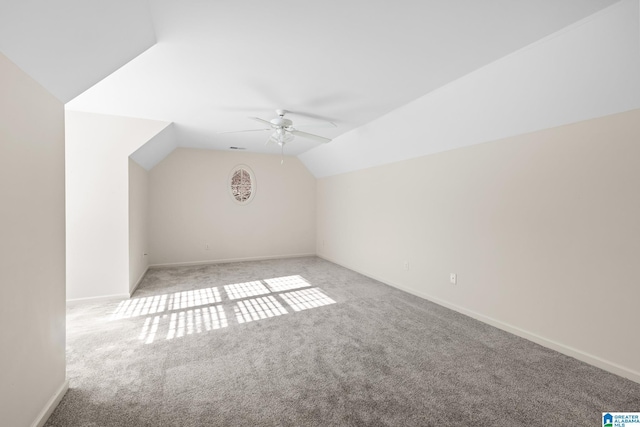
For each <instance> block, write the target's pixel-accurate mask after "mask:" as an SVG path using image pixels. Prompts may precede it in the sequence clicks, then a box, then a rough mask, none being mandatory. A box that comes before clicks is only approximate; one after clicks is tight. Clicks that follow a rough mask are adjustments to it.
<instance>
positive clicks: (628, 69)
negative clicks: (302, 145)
mask: <svg viewBox="0 0 640 427" xmlns="http://www.w3.org/2000/svg"><path fill="white" fill-rule="evenodd" d="M639 4H640V2H639V1H638V0H623V1H621V2H619V3H616V4H614V5H613V6H611V7H610V8H607V9H605V10H603V11H602V12H599V13H596V14H595V15H593V16H590V17H588V18H586V19H584V20H583V21H581V22H579V23H577V24H575V25H571V26H569V27H568V28H565V29H563V30H561V31H559V32H558V33H556V34H553V35H551V36H549V37H547V38H545V39H543V40H541V41H538V42H536V43H534V44H532V45H531V46H528V47H526V48H524V49H521V50H519V51H517V52H515V53H513V54H511V55H508V56H506V57H504V58H501V59H499V60H497V61H495V62H493V63H491V64H489V65H487V66H485V67H483V68H481V69H479V70H476V71H474V72H472V73H470V74H468V75H466V76H464V77H462V78H460V79H458V80H456V81H454V82H452V83H450V84H448V85H445V86H443V87H441V88H439V89H437V90H435V91H433V92H431V93H429V94H427V95H425V96H422V97H421V98H418V99H417V100H415V101H414V102H411V103H409V104H407V105H405V106H403V107H400V108H398V109H397V110H395V111H392V112H391V113H389V114H387V115H385V116H383V117H381V118H379V119H377V120H375V121H373V122H371V123H369V124H367V125H365V126H362V127H360V128H358V129H355V130H353V131H351V132H348V133H346V134H344V135H342V136H340V137H338V138H336V139H334V140H333V142H331V143H330V144H323V145H321V146H319V147H317V148H315V149H313V150H311V151H308V152H307V153H305V154H302V155H301V156H300V159H301V160H302V161H303V162H304V164H305V165H306V166H307V167H308V168H309V170H310V171H311V172H312V173H313V174H314V176H316V177H318V178H319V177H325V176H330V175H334V174H338V173H344V172H349V171H354V170H359V169H363V168H367V167H372V166H379V165H382V164H386V163H391V162H395V161H400V160H406V159H410V158H414V157H418V156H424V155H427V154H433V153H437V152H441V151H445V150H451V149H454V148H459V147H465V146H469V145H473V144H478V143H482V142H487V141H492V140H496V139H500V138H506V137H509V136H515V135H520V134H523V133H526V132H532V131H536V130H542V129H547V128H550V127H555V126H560V125H563V124H569V123H574V122H577V121H581V120H587V119H592V118H596V117H601V116H604V115H609V114H614V113H620V112H623V111H629V110H632V109H635V108H640V79H639V78H638V76H639V75H640V20H639V17H640V10H639V9H640V8H639V6H638V5H639Z"/></svg>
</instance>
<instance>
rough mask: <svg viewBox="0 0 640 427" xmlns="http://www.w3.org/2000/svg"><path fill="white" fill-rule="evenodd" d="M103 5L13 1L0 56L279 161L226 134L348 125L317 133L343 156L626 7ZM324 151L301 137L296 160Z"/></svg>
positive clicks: (258, 136)
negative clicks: (347, 148)
mask: <svg viewBox="0 0 640 427" xmlns="http://www.w3.org/2000/svg"><path fill="white" fill-rule="evenodd" d="M634 1H635V0H634ZM103 3H104V4H102V3H100V5H99V4H98V3H97V2H86V1H82V0H77V1H69V0H66V1H62V2H47V1H46V0H40V1H35V0H31V1H27V2H17V1H15V2H9V3H7V2H3V3H2V9H0V16H2V18H0V28H1V30H0V49H2V51H3V52H4V53H5V54H6V55H7V56H8V57H9V58H10V59H12V60H13V61H14V62H16V63H17V64H18V65H19V66H21V67H22V68H23V69H24V70H25V71H27V72H28V73H29V74H31V75H32V77H34V78H35V79H36V80H38V81H40V82H41V83H42V84H43V85H44V86H45V87H47V88H48V89H49V90H50V91H51V92H53V93H54V94H56V95H57V96H59V97H60V98H61V99H63V100H67V99H68V98H70V97H71V96H74V95H76V94H78V93H79V92H80V91H81V90H82V89H88V90H86V91H85V92H83V93H81V94H79V95H78V96H77V97H75V98H74V99H72V100H70V101H69V102H68V103H67V109H69V110H77V111H86V112H93V113H103V114H112V115H121V116H129V117H139V118H146V119H154V120H162V121H167V122H173V123H174V126H173V127H172V129H171V132H170V134H171V137H172V138H175V141H174V142H173V145H174V146H187V147H199V148H209V149H218V150H226V149H229V147H230V146H239V147H244V148H246V149H247V150H250V151H255V152H276V151H278V147H274V146H271V145H269V146H265V141H266V139H267V137H268V133H265V132H249V133H238V134H219V132H222V131H229V130H240V129H259V128H261V125H260V124H259V123H256V122H252V121H251V120H249V119H247V116H258V117H262V118H265V119H270V118H273V117H274V116H275V112H274V110H275V109H276V108H283V109H287V110H290V111H292V113H297V114H291V115H290V118H291V119H293V120H294V124H296V125H297V124H301V123H305V124H317V123H318V122H319V121H322V120H329V121H332V122H334V123H335V124H336V125H337V127H335V128H317V129H313V128H307V129H305V130H306V131H309V132H313V133H317V134H320V135H323V136H326V137H329V138H337V139H336V140H335V141H333V142H331V143H330V144H337V143H339V142H340V138H339V137H340V136H341V135H345V134H347V133H349V132H352V131H354V130H356V129H358V128H360V127H361V126H363V125H365V124H367V123H370V122H372V121H373V120H375V119H378V118H379V117H381V116H383V115H385V114H387V113H389V112H391V111H393V110H395V109H397V108H399V107H401V106H403V105H406V104H407V103H410V102H411V101H414V100H416V99H418V98H420V97H422V96H424V95H425V94H428V93H431V92H433V91H435V90H437V89H438V88H441V87H443V86H445V85H447V84H449V83H451V82H453V81H455V80H457V79H459V78H461V77H463V76H465V75H468V74H470V73H472V72H474V71H475V70H478V69H480V68H482V67H484V66H486V65H488V64H490V63H492V62H494V61H496V60H498V59H500V58H502V57H504V56H506V55H508V54H510V53H512V52H515V51H517V50H519V49H521V48H523V47H524V46H527V45H529V44H531V43H534V42H535V41H537V40H539V39H541V38H543V37H545V36H548V35H550V34H552V33H554V32H556V31H558V30H560V29H562V28H564V27H566V26H568V25H570V24H572V23H575V22H577V21H579V20H581V19H583V18H585V17H587V16H589V15H591V14H593V13H595V12H597V11H599V10H602V9H603V8H606V7H608V6H611V5H612V4H614V3H616V1H615V0H544V1H525V0H522V1H513V0H487V1H483V2H478V1H474V0H447V1H442V0H439V1H435V0H431V1H428V0H405V1H402V2H389V1H383V0H378V1H371V0H346V1H345V0H343V1H337V0H328V1H323V2H300V1H294V0H273V1H270V2H264V1H258V0H249V1H242V2H232V1H210V2H209V1H201V0H187V1H175V0H150V1H149V2H148V4H147V3H146V2H142V1H130V0H129V1H112V2H103ZM153 40H157V43H156V44H155V45H153V46H152V47H151V48H149V49H147V50H145V49H146V47H148V46H149V45H150V42H151V43H152V41H153ZM143 51H144V52H143ZM140 52H143V53H141V54H140V55H139V56H137V57H136V58H135V59H133V60H131V61H129V62H127V60H128V59H131V57H132V56H134V55H135V54H136V53H140ZM125 62H126V64H125V65H123V66H122V67H120V68H119V69H117V70H116V71H115V72H112V71H114V68H115V67H117V66H119V65H122V64H124V63H125ZM111 72H112V73H111ZM109 73H111V74H109ZM106 74H109V75H108V76H107V77H106V78H104V79H102V80H101V81H99V82H98V83H97V84H95V85H93V86H91V85H92V84H93V83H95V82H96V81H97V80H98V79H99V78H100V77H101V76H102V75H106ZM428 119H429V118H428V117H425V118H424V121H425V122H426V121H428ZM167 138H169V137H168V136H164V137H163V138H162V139H163V141H164V142H163V144H162V145H163V146H169V145H170V144H169V142H167V141H166V140H167ZM406 143H409V142H406ZM393 144H395V145H402V144H405V142H404V141H402V140H394V141H393ZM318 146H319V144H318V143H317V142H314V141H310V140H306V139H303V138H299V137H298V138H296V140H295V141H294V142H292V143H290V144H288V145H287V146H286V153H287V154H290V155H300V154H302V153H305V152H307V151H309V150H313V151H315V149H317V150H323V149H325V147H321V148H317V147H318ZM389 149H392V148H389ZM165 151H166V150H165ZM148 152H149V153H156V154H155V155H156V156H157V153H159V152H162V150H148ZM139 154H140V153H139ZM143 154H144V153H142V154H140V156H143ZM357 154H358V153H357V150H356V153H354V155H357ZM148 155H149V156H152V154H148ZM145 156H146V155H145ZM143 157H144V156H143ZM147 160H148V162H147V163H148V164H153V163H154V162H157V160H158V159H147ZM141 161H143V162H144V159H143V160H141ZM323 161H332V159H330V158H329V159H328V160H323Z"/></svg>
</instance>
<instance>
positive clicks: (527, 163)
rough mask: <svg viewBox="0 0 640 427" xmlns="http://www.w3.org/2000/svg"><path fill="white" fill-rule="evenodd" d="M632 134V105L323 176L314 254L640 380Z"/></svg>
mask: <svg viewBox="0 0 640 427" xmlns="http://www.w3.org/2000/svg"><path fill="white" fill-rule="evenodd" d="M639 141H640V110H634V111H631V112H626V113H620V114H617V115H612V116H608V117H603V118H599V119H593V120H590V121H585V122H580V123H576V124H572V125H567V126H562V127H558V128H553V129H549V130H544V131H538V132H535V133H530V134H526V135H521V136H516V137H511V138H507V139H503V140H498V141H494V142H489V143H485V144H480V145H475V146H472V147H467V148H461V149H457V150H452V151H447V152H443V153H439V154H433V155H429V156H424V157H420V158H416V159H412V160H406V161H401V162H396V163H392V164H388V165H384V166H377V167H373V168H369V169H364V170H361V171H357V172H350V173H346V174H342V175H336V176H333V177H328V178H323V179H320V180H319V181H318V254H319V255H320V256H322V257H325V258H327V259H329V260H332V261H334V262H337V263H338V264H342V265H344V266H346V267H348V268H352V269H354V270H356V271H360V272H362V273H364V274H366V275H368V276H371V277H374V278H378V279H379V280H381V281H383V282H386V283H388V284H391V285H394V286H397V287H399V288H402V289H405V290H408V291H410V292H413V293H415V294H417V295H421V296H423V297H425V298H427V299H430V300H433V301H435V302H439V303H441V304H443V305H445V306H448V307H452V308H454V309H456V310H459V311H461V312H463V313H467V314H470V315H472V316H474V317H476V318H479V319H481V320H483V321H487V322H489V323H492V324H494V325H497V326H499V327H502V328H505V329H507V330H510V331H512V332H515V333H517V334H520V335H522V336H524V337H527V338H529V339H533V340H535V341H538V342H540V343H542V344H543V345H547V346H550V347H552V348H555V349H558V350H560V351H563V352H565V353H567V354H570V355H572V356H574V357H577V358H580V359H582V360H585V361H587V362H589V363H592V364H595V365H597V366H600V367H603V368H605V369H607V370H610V371H612V372H615V373H618V374H621V375H624V376H626V377H628V378H631V379H633V380H635V381H638V382H640V358H638V354H640V340H638V339H637V337H638V310H637V304H638V301H640V287H639V286H638V284H639V283H640V270H639V269H638V254H640V221H639V220H638V219H639V218H640V192H639V191H638V183H640V168H639V167H638V159H640V144H639V143H638V142H639ZM404 261H408V262H409V270H408V271H407V270H405V269H404ZM449 273H457V274H458V284H457V285H451V284H450V283H449Z"/></svg>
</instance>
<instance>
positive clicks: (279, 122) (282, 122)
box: [270, 116, 293, 128]
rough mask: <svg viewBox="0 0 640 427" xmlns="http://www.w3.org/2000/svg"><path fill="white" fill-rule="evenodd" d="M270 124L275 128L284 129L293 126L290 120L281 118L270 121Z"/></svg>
mask: <svg viewBox="0 0 640 427" xmlns="http://www.w3.org/2000/svg"><path fill="white" fill-rule="evenodd" d="M270 123H271V124H272V125H273V126H275V127H277V128H286V127H289V126H291V125H292V124H293V122H292V121H291V120H289V119H285V118H283V117H282V116H280V117H278V118H276V119H273V120H270Z"/></svg>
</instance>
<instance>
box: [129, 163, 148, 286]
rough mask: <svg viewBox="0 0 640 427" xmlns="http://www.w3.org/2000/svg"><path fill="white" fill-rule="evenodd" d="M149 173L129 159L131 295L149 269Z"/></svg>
mask: <svg viewBox="0 0 640 427" xmlns="http://www.w3.org/2000/svg"><path fill="white" fill-rule="evenodd" d="M148 175H149V174H148V173H147V171H146V170H145V169H144V168H143V167H142V166H140V165H139V164H137V163H136V162H134V161H133V160H131V159H129V293H131V292H132V291H133V290H134V288H135V287H136V286H137V284H138V282H139V281H140V280H141V279H142V276H143V275H144V273H145V272H146V271H147V268H148V267H149V257H148V256H147V255H146V254H147V249H148V246H147V245H148V242H149V237H148V233H147V228H148V227H147V221H148V213H149V179H148Z"/></svg>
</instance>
